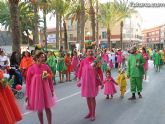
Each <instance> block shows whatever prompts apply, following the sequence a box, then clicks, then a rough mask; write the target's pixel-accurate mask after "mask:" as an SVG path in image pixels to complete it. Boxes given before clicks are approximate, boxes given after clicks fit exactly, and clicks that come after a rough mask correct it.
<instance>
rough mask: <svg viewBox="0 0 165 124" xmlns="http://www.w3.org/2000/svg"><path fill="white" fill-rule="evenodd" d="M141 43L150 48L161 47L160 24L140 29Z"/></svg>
mask: <svg viewBox="0 0 165 124" xmlns="http://www.w3.org/2000/svg"><path fill="white" fill-rule="evenodd" d="M142 34H143V45H145V46H147V47H151V48H154V49H155V48H162V47H163V43H162V42H161V26H157V27H153V28H149V29H145V30H143V31H142Z"/></svg>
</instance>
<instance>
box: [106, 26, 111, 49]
mask: <svg viewBox="0 0 165 124" xmlns="http://www.w3.org/2000/svg"><path fill="white" fill-rule="evenodd" d="M107 41H108V48H109V49H112V44H111V30H110V29H109V28H107Z"/></svg>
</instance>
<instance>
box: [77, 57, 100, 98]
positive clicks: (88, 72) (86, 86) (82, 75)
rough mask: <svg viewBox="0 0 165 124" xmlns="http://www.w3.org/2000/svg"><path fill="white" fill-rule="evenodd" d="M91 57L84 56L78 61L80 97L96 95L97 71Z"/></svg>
mask: <svg viewBox="0 0 165 124" xmlns="http://www.w3.org/2000/svg"><path fill="white" fill-rule="evenodd" d="M94 60H95V59H94V58H93V57H88V58H85V59H84V60H82V61H81V63H80V68H79V71H78V78H79V79H80V82H81V95H82V97H96V96H97V94H98V85H97V83H96V75H97V71H96V69H95V68H94V66H93V65H92V63H93V62H94Z"/></svg>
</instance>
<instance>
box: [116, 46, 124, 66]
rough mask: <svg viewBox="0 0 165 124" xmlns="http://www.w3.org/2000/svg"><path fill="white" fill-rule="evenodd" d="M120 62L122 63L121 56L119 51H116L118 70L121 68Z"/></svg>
mask: <svg viewBox="0 0 165 124" xmlns="http://www.w3.org/2000/svg"><path fill="white" fill-rule="evenodd" d="M122 62H123V56H122V52H121V50H120V49H119V50H118V51H117V63H118V68H121V64H122Z"/></svg>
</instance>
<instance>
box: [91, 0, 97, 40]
mask: <svg viewBox="0 0 165 124" xmlns="http://www.w3.org/2000/svg"><path fill="white" fill-rule="evenodd" d="M89 5H90V8H89V14H90V19H91V27H92V41H95V35H96V33H95V26H96V23H95V10H94V7H93V6H94V1H93V0H89Z"/></svg>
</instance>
